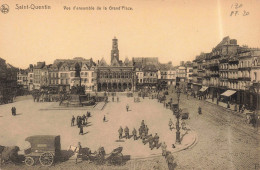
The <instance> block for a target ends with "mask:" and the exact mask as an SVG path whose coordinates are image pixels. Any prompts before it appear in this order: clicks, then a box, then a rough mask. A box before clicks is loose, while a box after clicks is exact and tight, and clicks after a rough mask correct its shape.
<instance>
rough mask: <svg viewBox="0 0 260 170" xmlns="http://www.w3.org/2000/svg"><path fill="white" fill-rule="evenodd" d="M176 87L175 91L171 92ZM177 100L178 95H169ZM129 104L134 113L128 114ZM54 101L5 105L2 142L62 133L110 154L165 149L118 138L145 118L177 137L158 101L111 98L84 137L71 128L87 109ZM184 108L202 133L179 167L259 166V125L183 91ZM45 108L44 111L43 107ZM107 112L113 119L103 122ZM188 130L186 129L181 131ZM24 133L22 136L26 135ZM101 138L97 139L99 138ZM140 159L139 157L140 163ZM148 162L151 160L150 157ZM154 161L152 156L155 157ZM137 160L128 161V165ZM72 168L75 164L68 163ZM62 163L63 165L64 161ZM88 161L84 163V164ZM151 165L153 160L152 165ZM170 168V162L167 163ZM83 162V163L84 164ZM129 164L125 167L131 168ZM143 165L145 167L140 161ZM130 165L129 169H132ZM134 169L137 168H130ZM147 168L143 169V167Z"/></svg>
mask: <svg viewBox="0 0 260 170" xmlns="http://www.w3.org/2000/svg"><path fill="white" fill-rule="evenodd" d="M169 91H171V90H169ZM169 97H173V100H174V102H175V101H176V96H175V94H174V95H172V94H170V95H169V96H168V98H169ZM126 103H128V104H129V106H130V111H129V112H126V109H125V106H126ZM52 105H53V103H34V102H33V101H32V100H30V99H27V100H21V101H18V102H15V103H13V104H7V105H1V106H0V109H1V113H0V120H1V121H0V123H1V130H0V134H1V135H0V141H1V144H2V145H9V146H10V145H18V146H20V148H21V149H24V148H26V147H27V146H28V145H27V143H26V142H24V139H25V137H27V136H30V135H35V134H50V135H55V134H59V135H61V144H62V149H66V148H67V147H68V146H69V145H76V144H77V142H78V141H80V142H81V143H82V145H83V147H84V146H87V147H90V148H91V149H92V150H93V151H94V150H96V149H97V148H98V147H100V146H104V147H105V149H106V152H107V153H109V152H111V151H112V149H114V148H116V147H118V146H123V147H124V150H123V154H124V155H132V156H133V157H145V156H149V155H154V154H158V153H160V152H161V150H160V149H159V150H153V151H151V150H150V149H149V147H148V146H147V145H145V146H144V145H143V144H142V143H141V141H140V140H138V141H134V140H133V139H132V138H131V139H129V140H125V139H124V140H123V141H121V142H116V140H117V138H118V133H117V130H118V127H119V126H120V125H121V126H122V127H123V128H124V127H125V126H126V125H127V126H128V127H129V129H130V132H131V131H132V129H133V127H135V128H137V130H138V127H139V126H140V122H141V120H145V122H146V124H148V127H149V128H150V130H149V131H150V132H149V133H152V134H154V133H156V132H157V133H158V135H159V136H160V140H163V141H166V143H167V145H168V147H169V146H170V145H171V144H172V143H173V142H172V141H174V140H175V133H173V132H170V131H169V129H168V120H169V118H172V119H173V121H174V122H175V118H174V117H173V116H172V112H171V111H170V110H169V109H165V108H164V107H163V104H162V103H158V102H157V100H151V99H148V98H146V99H145V100H142V99H141V102H140V103H134V102H133V98H127V97H120V102H119V103H116V102H114V103H113V102H109V104H108V105H107V106H106V107H105V108H104V110H102V111H100V110H95V109H93V110H92V111H91V113H92V115H93V116H92V117H91V118H90V119H89V122H90V124H89V125H90V126H88V127H86V128H85V129H84V132H86V134H85V135H83V136H80V135H78V132H79V130H78V128H77V127H76V126H75V127H70V119H71V116H72V115H75V116H76V115H82V114H83V113H85V111H84V110H44V109H46V108H48V107H50V108H51V107H52ZM12 106H16V108H17V113H18V115H17V116H15V117H13V116H11V110H10V108H11V107H12ZM180 106H181V108H188V110H189V113H190V119H189V120H187V124H188V125H189V126H190V127H191V128H192V129H193V130H194V131H196V132H197V134H198V143H197V144H196V145H195V146H193V147H192V148H190V149H187V150H184V151H181V152H177V153H174V156H175V160H176V163H177V168H176V169H255V168H259V162H260V161H259V154H258V153H259V143H258V140H259V135H257V133H256V129H254V128H253V127H251V126H250V125H248V124H247V123H246V121H245V120H244V119H243V118H242V117H240V116H238V115H235V114H234V113H231V112H229V111H227V110H226V109H225V108H222V107H218V106H216V105H213V104H210V103H208V102H205V101H201V100H197V99H194V98H193V97H190V98H189V100H187V99H186V95H183V94H182V95H181V101H180ZM198 106H201V107H202V112H203V114H202V115H198V113H197V110H198ZM40 109H43V110H40ZM104 115H106V117H107V119H108V122H105V123H103V116H104ZM182 133H183V132H182ZM21 134H22V135H21ZM97 141H98V142H97ZM136 162H138V161H135V163H136ZM147 162H149V161H147ZM150 162H151V160H150ZM135 163H133V162H129V163H128V164H126V166H127V167H129V166H130V165H131V166H132V165H134V166H135ZM63 164H65V165H67V164H68V165H70V166H73V164H72V165H71V164H69V163H63ZM63 164H62V165H59V166H64V165H63ZM84 164H85V163H84ZM148 164H149V163H148ZM163 165H164V166H165V162H163ZM80 166H83V165H80ZM126 166H125V167H126ZM140 166H142V167H143V166H144V165H142V164H140ZM128 169H129V168H128ZM130 169H132V168H130ZM140 169H142V168H140Z"/></svg>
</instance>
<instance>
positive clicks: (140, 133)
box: [138, 126, 143, 138]
mask: <svg viewBox="0 0 260 170" xmlns="http://www.w3.org/2000/svg"><path fill="white" fill-rule="evenodd" d="M138 132H139V136H140V138H141V135H142V132H143V131H142V126H140V128H139V129H138Z"/></svg>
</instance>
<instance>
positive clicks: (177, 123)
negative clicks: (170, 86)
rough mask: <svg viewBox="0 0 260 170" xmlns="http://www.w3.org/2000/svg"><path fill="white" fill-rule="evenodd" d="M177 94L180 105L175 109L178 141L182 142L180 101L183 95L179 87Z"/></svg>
mask: <svg viewBox="0 0 260 170" xmlns="http://www.w3.org/2000/svg"><path fill="white" fill-rule="evenodd" d="M176 94H177V101H178V105H177V108H176V109H175V111H174V112H175V116H176V118H177V122H176V143H178V144H181V138H180V121H179V120H180V107H179V103H180V96H181V89H180V88H179V87H178V88H177V90H176Z"/></svg>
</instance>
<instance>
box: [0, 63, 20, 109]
mask: <svg viewBox="0 0 260 170" xmlns="http://www.w3.org/2000/svg"><path fill="white" fill-rule="evenodd" d="M17 72H18V69H17V68H15V67H13V66H12V65H11V64H8V63H6V61H5V60H4V59H2V58H0V104H3V103H9V102H13V98H14V96H16V93H17Z"/></svg>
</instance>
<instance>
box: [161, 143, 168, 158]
mask: <svg viewBox="0 0 260 170" xmlns="http://www.w3.org/2000/svg"><path fill="white" fill-rule="evenodd" d="M161 148H162V156H164V157H165V156H166V148H167V145H166V144H165V142H163V143H162V145H161Z"/></svg>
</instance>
